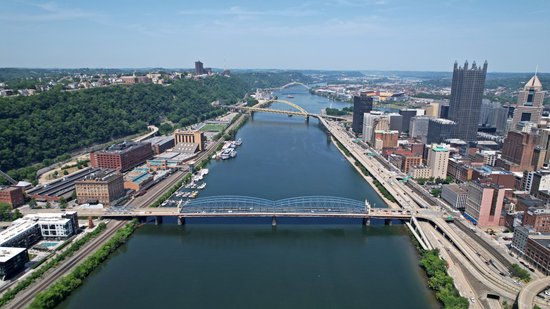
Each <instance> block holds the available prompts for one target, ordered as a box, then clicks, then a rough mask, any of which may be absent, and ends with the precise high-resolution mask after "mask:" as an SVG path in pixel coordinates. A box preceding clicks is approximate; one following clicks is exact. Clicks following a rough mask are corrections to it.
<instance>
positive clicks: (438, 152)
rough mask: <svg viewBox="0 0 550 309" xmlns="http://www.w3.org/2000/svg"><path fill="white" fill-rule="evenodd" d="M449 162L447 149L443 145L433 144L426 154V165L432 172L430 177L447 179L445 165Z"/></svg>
mask: <svg viewBox="0 0 550 309" xmlns="http://www.w3.org/2000/svg"><path fill="white" fill-rule="evenodd" d="M448 161H449V149H448V148H447V147H445V146H443V145H436V144H433V145H432V146H431V148H430V149H429V152H428V160H427V165H428V167H430V169H431V170H432V175H431V177H433V178H435V179H437V178H441V179H445V178H447V165H448Z"/></svg>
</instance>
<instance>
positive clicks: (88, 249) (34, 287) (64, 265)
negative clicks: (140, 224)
mask: <svg viewBox="0 0 550 309" xmlns="http://www.w3.org/2000/svg"><path fill="white" fill-rule="evenodd" d="M124 224H126V222H124V221H113V222H109V224H108V225H107V229H106V230H105V231H103V233H101V234H99V235H98V236H97V237H96V238H94V239H92V240H90V241H89V242H88V243H87V244H86V245H85V246H84V247H82V248H80V250H78V251H76V252H75V253H74V254H73V255H72V256H70V257H67V258H66V259H65V260H64V261H63V262H61V264H59V265H57V266H56V267H55V268H53V269H51V270H49V271H48V272H47V273H46V274H45V275H44V276H43V277H42V278H40V279H38V280H37V281H35V282H34V283H33V284H31V285H30V286H29V287H27V288H26V289H25V290H23V291H21V292H20V293H19V294H17V296H16V297H15V298H14V299H13V300H12V301H10V302H9V303H8V304H7V305H6V307H7V308H10V309H11V308H12V309H20V308H21V309H22V308H26V307H28V306H29V304H30V303H31V302H32V300H33V299H34V297H35V296H36V295H37V294H38V293H40V292H41V291H43V290H45V289H46V288H47V287H48V286H49V285H50V284H52V283H54V282H55V281H56V280H57V279H59V278H61V277H62V276H64V275H66V274H67V273H68V272H69V271H71V270H72V269H73V268H74V267H76V266H77V265H79V264H80V263H81V262H83V261H84V260H85V258H86V257H87V256H88V255H90V254H91V253H93V252H94V251H95V250H97V249H99V247H100V246H101V245H103V243H104V242H106V241H107V240H108V239H110V238H111V237H112V236H113V235H114V234H115V233H116V231H117V230H118V229H119V228H121V227H122V226H124Z"/></svg>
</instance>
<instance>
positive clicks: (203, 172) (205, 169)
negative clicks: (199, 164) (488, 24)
mask: <svg viewBox="0 0 550 309" xmlns="http://www.w3.org/2000/svg"><path fill="white" fill-rule="evenodd" d="M201 171H202V174H203V175H208V172H209V171H208V169H207V168H203V169H202V170H201Z"/></svg>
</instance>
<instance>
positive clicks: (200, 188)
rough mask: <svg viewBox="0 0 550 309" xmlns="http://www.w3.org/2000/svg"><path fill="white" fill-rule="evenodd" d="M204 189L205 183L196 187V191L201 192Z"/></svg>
mask: <svg viewBox="0 0 550 309" xmlns="http://www.w3.org/2000/svg"><path fill="white" fill-rule="evenodd" d="M205 187H206V182H205V183H203V184H202V185H200V186H198V187H197V189H199V190H202V189H204V188H205Z"/></svg>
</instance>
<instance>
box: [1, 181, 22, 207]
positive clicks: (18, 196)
mask: <svg viewBox="0 0 550 309" xmlns="http://www.w3.org/2000/svg"><path fill="white" fill-rule="evenodd" d="M0 203H7V204H10V205H11V207H12V208H17V207H19V206H21V205H23V204H25V193H24V192H23V188H21V187H2V186H0Z"/></svg>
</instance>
